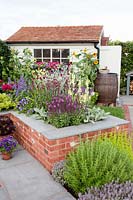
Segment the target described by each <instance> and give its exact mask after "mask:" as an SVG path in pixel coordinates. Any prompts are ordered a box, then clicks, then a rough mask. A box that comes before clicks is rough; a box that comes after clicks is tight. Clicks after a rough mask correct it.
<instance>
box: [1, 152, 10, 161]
mask: <svg viewBox="0 0 133 200" xmlns="http://www.w3.org/2000/svg"><path fill="white" fill-rule="evenodd" d="M11 158H12V155H11V153H7V152H2V159H3V160H10V159H11Z"/></svg>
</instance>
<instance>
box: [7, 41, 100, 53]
mask: <svg viewBox="0 0 133 200" xmlns="http://www.w3.org/2000/svg"><path fill="white" fill-rule="evenodd" d="M10 46H11V47H12V48H14V49H17V50H19V52H20V54H22V52H23V50H24V49H25V48H29V49H30V50H31V52H32V54H33V50H34V49H43V48H59V49H60V48H66V49H67V48H68V49H70V55H71V53H72V52H74V51H79V50H81V49H84V48H87V49H88V50H89V51H90V52H97V49H96V48H95V47H94V44H93V43H83V44H81V43H76V44H75V43H71V44H69V45H68V44H65V43H64V44H58V45H57V44H43V45H42V44H27V45H26V44H19V45H18V44H14V45H13V44H12V45H10Z"/></svg>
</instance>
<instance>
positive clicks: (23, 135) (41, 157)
mask: <svg viewBox="0 0 133 200" xmlns="http://www.w3.org/2000/svg"><path fill="white" fill-rule="evenodd" d="M7 115H8V116H9V117H10V118H11V119H12V120H13V122H14V124H15V126H16V133H15V137H16V139H17V140H18V142H19V143H20V144H21V145H22V146H23V147H24V148H25V149H26V150H27V151H28V152H30V153H31V154H32V156H34V157H35V158H36V159H37V160H38V161H40V163H41V164H42V165H43V166H44V167H46V168H47V169H48V171H51V169H52V167H53V165H54V163H55V162H57V161H60V160H63V159H64V158H65V156H66V155H67V154H68V152H70V151H71V150H72V149H73V148H74V146H75V145H76V144H78V142H79V140H81V139H86V138H89V139H92V138H93V137H94V136H97V135H100V134H103V133H109V132H116V131H127V130H128V122H127V121H126V123H125V124H120V125H117V126H115V127H112V128H106V129H102V126H101V130H97V131H90V130H89V131H88V132H85V133H83V134H79V133H78V132H77V134H75V135H73V136H68V137H64V138H62V137H61V138H55V139H49V138H47V137H46V136H45V135H44V134H42V133H40V132H39V131H37V130H35V129H34V128H33V127H30V126H29V125H27V124H26V121H25V122H24V121H22V120H21V119H19V118H18V117H16V116H15V115H14V114H11V113H8V114H7ZM36 123H38V122H37V120H36ZM63 130H65V129H63ZM56 131H58V129H56Z"/></svg>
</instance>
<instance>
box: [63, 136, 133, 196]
mask: <svg viewBox="0 0 133 200" xmlns="http://www.w3.org/2000/svg"><path fill="white" fill-rule="evenodd" d="M64 178H65V181H66V183H67V185H68V187H69V188H70V189H71V190H72V191H73V192H74V193H75V194H76V195H77V194H78V193H79V192H81V193H84V192H85V191H86V189H87V188H88V187H92V186H94V187H95V186H96V187H100V186H102V185H104V184H106V183H110V182H111V181H112V180H118V179H119V181H120V182H124V181H127V180H133V162H132V161H131V159H130V158H129V156H127V154H126V153H125V152H124V151H121V150H120V149H118V148H116V147H115V146H114V145H112V143H111V142H110V141H107V140H105V141H102V140H99V139H98V140H93V141H86V142H85V143H83V142H81V144H80V145H79V146H78V147H77V149H76V150H75V151H74V152H71V153H70V154H69V156H68V158H67V160H66V165H65V171H64Z"/></svg>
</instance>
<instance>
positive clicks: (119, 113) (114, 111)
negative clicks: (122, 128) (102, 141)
mask: <svg viewBox="0 0 133 200" xmlns="http://www.w3.org/2000/svg"><path fill="white" fill-rule="evenodd" d="M100 108H101V109H103V110H104V111H105V112H109V113H110V115H113V116H115V117H119V118H121V119H125V114H124V110H123V108H121V107H111V106H110V107H109V106H100Z"/></svg>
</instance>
